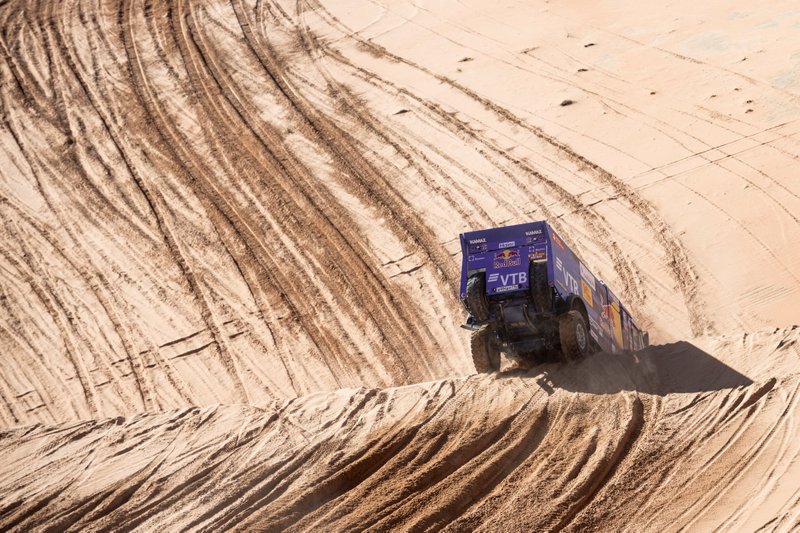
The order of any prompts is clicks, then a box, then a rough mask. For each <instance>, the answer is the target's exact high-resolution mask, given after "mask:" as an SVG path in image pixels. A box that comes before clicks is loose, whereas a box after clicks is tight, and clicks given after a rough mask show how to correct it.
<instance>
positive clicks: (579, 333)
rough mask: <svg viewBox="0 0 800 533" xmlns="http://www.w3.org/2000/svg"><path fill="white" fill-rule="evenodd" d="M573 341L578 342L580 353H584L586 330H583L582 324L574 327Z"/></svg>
mask: <svg viewBox="0 0 800 533" xmlns="http://www.w3.org/2000/svg"><path fill="white" fill-rule="evenodd" d="M575 340H576V341H578V347H579V348H580V349H581V351H582V352H584V351H586V330H585V329H583V325H582V324H578V325H577V326H575Z"/></svg>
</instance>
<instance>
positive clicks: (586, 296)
mask: <svg viewBox="0 0 800 533" xmlns="http://www.w3.org/2000/svg"><path fill="white" fill-rule="evenodd" d="M581 288H582V289H583V300H584V301H585V302H586V303H587V304H588V305H589V307H594V298H592V289H590V288H589V285H587V284H586V282H585V281H583V280H581Z"/></svg>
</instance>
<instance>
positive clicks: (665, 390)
mask: <svg viewBox="0 0 800 533" xmlns="http://www.w3.org/2000/svg"><path fill="white" fill-rule="evenodd" d="M512 376H514V377H523V378H530V379H532V380H535V381H536V383H537V384H538V385H539V386H540V387H541V388H542V389H544V390H545V392H547V393H548V394H553V393H554V392H555V391H556V390H557V389H564V390H567V391H571V392H586V393H590V394H613V393H617V392H621V391H637V392H643V393H648V394H655V395H661V396H663V395H667V394H671V393H693V392H706V391H717V390H722V389H732V388H736V387H740V386H747V385H750V384H752V383H753V380H752V379H750V378H748V377H747V376H745V375H744V374H742V373H740V372H738V371H737V370H735V369H733V368H731V367H730V366H728V365H726V364H725V363H723V362H722V361H720V360H719V359H717V358H715V357H714V356H712V355H711V354H709V353H706V352H705V351H703V350H701V349H700V348H698V347H697V346H695V345H693V344H691V343H689V342H686V341H680V342H675V343H672V344H663V345H658V346H650V347H649V348H646V349H644V350H641V351H639V352H635V353H631V352H626V353H618V354H610V353H606V352H600V353H597V354H594V355H592V356H590V357H587V358H586V359H584V360H582V361H579V362H577V363H574V364H544V365H538V366H536V367H534V368H532V369H530V370H527V371H526V370H519V369H515V370H509V371H505V372H501V373H500V375H499V377H500V379H503V378H504V377H512Z"/></svg>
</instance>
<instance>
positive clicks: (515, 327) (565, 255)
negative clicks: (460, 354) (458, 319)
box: [460, 221, 649, 372]
mask: <svg viewBox="0 0 800 533" xmlns="http://www.w3.org/2000/svg"><path fill="white" fill-rule="evenodd" d="M460 238H461V252H462V268H461V301H462V302H463V303H464V306H465V307H466V309H467V311H468V313H469V315H468V317H467V324H466V326H465V327H466V328H468V329H471V330H473V333H472V339H471V348H472V357H473V361H474V363H475V368H476V370H477V371H478V372H492V371H496V370H498V369H499V367H500V353H501V352H503V353H505V354H506V355H507V356H508V357H509V358H511V359H514V360H522V361H527V362H529V363H534V364H537V363H542V362H548V361H553V360H562V361H568V362H569V361H574V360H576V359H579V358H581V357H584V356H586V355H589V354H590V353H592V352H595V351H599V350H603V351H606V352H610V353H615V352H619V351H623V350H634V351H635V350H640V349H642V348H644V347H646V346H647V344H648V342H649V339H648V335H647V332H644V331H642V330H641V328H639V327H638V326H637V324H636V322H635V321H634V320H633V317H631V315H630V313H629V312H628V310H627V309H626V308H625V306H623V305H622V302H620V300H619V298H617V296H616V295H615V294H614V292H613V291H612V290H611V289H610V288H609V287H608V286H607V285H606V284H605V283H603V282H602V281H601V280H599V279H597V278H596V277H595V276H594V275H593V274H592V272H591V271H590V270H589V269H588V268H587V267H586V265H584V264H583V263H582V262H581V261H580V259H579V258H578V257H577V256H576V255H575V253H574V252H573V251H572V250H570V248H569V247H568V246H567V245H566V244H565V243H564V241H563V239H561V237H559V236H558V234H557V233H556V232H555V231H554V230H553V228H552V227H551V226H550V225H549V224H548V223H547V222H545V221H540V222H529V223H527V224H518V225H514V226H505V227H499V228H491V229H485V230H480V231H471V232H467V233H462V234H461V236H460Z"/></svg>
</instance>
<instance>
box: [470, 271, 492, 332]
mask: <svg viewBox="0 0 800 533" xmlns="http://www.w3.org/2000/svg"><path fill="white" fill-rule="evenodd" d="M467 309H469V312H470V314H471V315H472V318H474V319H475V320H477V321H478V322H483V321H484V320H489V301H488V300H487V299H486V276H485V275H484V274H483V272H480V273H477V274H472V275H471V276H470V277H469V279H468V280H467Z"/></svg>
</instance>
